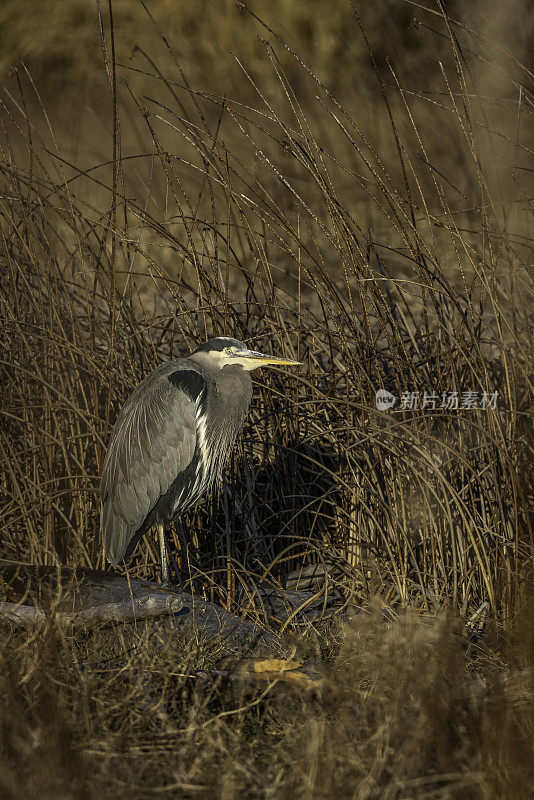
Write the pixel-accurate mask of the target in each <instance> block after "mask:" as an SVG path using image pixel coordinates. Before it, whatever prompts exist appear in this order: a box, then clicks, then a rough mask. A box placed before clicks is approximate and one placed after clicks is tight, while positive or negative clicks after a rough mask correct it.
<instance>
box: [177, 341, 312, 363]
mask: <svg viewBox="0 0 534 800" xmlns="http://www.w3.org/2000/svg"><path fill="white" fill-rule="evenodd" d="M191 357H192V358H194V359H195V360H196V361H199V362H200V363H203V364H207V365H209V366H211V367H218V368H219V369H222V368H223V367H228V366H239V367H242V368H243V369H244V370H246V371H247V372H250V371H251V370H253V369H257V368H258V367H268V366H283V365H284V364H285V365H288V366H298V365H299V364H300V363H301V362H300V361H294V360H293V359H291V358H285V357H283V356H270V355H267V354H266V353H259V352H258V351H257V350H249V348H248V347H247V345H246V344H244V342H240V341H239V340H238V339H231V338H229V337H227V336H219V337H217V338H216V339H210V340H209V341H207V342H205V343H204V344H201V345H200V347H197V349H196V350H195V351H194V352H193V353H191Z"/></svg>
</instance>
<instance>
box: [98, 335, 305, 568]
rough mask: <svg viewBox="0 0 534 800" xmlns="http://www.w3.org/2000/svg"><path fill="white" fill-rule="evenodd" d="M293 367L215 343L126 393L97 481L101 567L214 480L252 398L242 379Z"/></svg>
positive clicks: (124, 554) (235, 344) (231, 342)
mask: <svg viewBox="0 0 534 800" xmlns="http://www.w3.org/2000/svg"><path fill="white" fill-rule="evenodd" d="M296 363H298V362H295V361H291V360H287V359H283V358H277V357H273V356H266V355H263V354H261V353H257V352H255V351H251V350H248V348H247V347H246V345H244V344H243V343H242V342H239V341H237V340H235V339H228V338H226V337H224V338H223V337H221V338H218V339H212V340H211V341H209V342H206V343H205V344H203V345H201V346H200V347H199V348H198V349H197V350H196V351H195V352H194V353H192V354H191V355H190V356H189V357H188V358H178V359H174V360H172V361H169V362H167V363H165V364H161V365H160V366H159V367H158V368H157V369H155V370H154V372H152V373H151V374H150V375H148V377H147V378H145V379H144V380H143V381H142V382H141V383H140V384H139V385H138V386H137V387H136V389H134V391H133V392H132V394H131V395H130V396H129V398H128V399H127V401H126V403H125V404H124V407H123V408H122V410H121V412H120V414H119V416H118V418H117V422H116V424H115V427H114V429H113V432H112V435H111V439H110V443H109V447H108V450H107V453H106V457H105V460H104V466H103V471H102V481H101V499H102V505H101V527H102V534H103V539H104V547H105V553H106V557H107V559H108V561H110V562H111V563H112V564H114V565H116V564H118V563H119V562H121V561H122V560H124V559H125V558H128V557H129V556H130V554H131V553H132V551H133V549H134V547H135V545H136V543H137V542H138V540H139V539H140V538H141V536H143V534H145V533H146V532H147V531H148V530H149V529H150V528H151V527H152V526H153V525H155V524H160V525H161V524H168V523H169V522H171V521H172V520H173V519H174V518H175V517H176V516H177V515H179V514H180V513H182V512H183V511H185V510H186V509H187V508H189V507H190V506H191V505H193V504H194V503H195V502H196V501H197V500H198V499H199V498H200V497H201V496H202V495H203V494H204V493H205V492H206V491H208V489H209V488H210V487H211V486H212V485H213V484H214V483H216V482H218V481H220V479H221V477H222V473H223V470H224V465H225V463H226V461H227V459H228V456H229V455H230V452H231V450H232V447H233V445H234V443H235V440H236V438H237V436H238V435H239V433H240V432H241V429H242V427H243V423H244V421H245V417H246V414H247V411H248V408H249V405H250V401H251V398H252V380H251V377H250V372H251V370H252V369H255V368H256V367H259V366H264V365H266V364H296Z"/></svg>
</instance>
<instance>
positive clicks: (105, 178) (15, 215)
mask: <svg viewBox="0 0 534 800" xmlns="http://www.w3.org/2000/svg"><path fill="white" fill-rule="evenodd" d="M238 6H239V8H238V10H237V11H236V12H235V18H234V20H235V21H234V24H235V25H245V24H246V25H247V26H250V25H252V26H254V27H255V32H256V34H257V36H258V37H259V44H258V46H259V47H261V48H263V61H262V62H261V63H262V71H261V74H259V70H258V67H257V64H256V65H255V70H254V74H253V73H252V72H251V71H250V70H249V69H248V67H247V62H246V60H242V59H241V57H240V54H239V53H234V54H233V55H228V56H226V58H227V61H228V66H227V67H225V66H224V65H223V64H222V63H219V64H217V68H218V70H220V69H225V68H227V69H228V70H229V72H230V71H232V70H233V71H232V76H233V77H232V80H235V75H236V74H238V73H240V74H241V81H242V83H243V86H245V87H246V90H244V93H243V97H246V101H245V100H241V99H240V98H239V97H232V96H231V95H228V96H223V95H221V94H218V93H217V94H214V93H209V91H206V90H202V91H199V90H197V89H196V88H195V86H194V85H192V84H191V83H190V81H189V80H188V78H187V74H186V73H187V64H182V63H181V61H180V58H179V55H178V54H177V52H175V50H174V49H173V36H172V35H171V34H170V33H168V32H165V31H163V30H161V29H160V28H159V26H158V22H157V20H156V19H153V18H152V16H151V14H152V12H150V13H149V12H148V10H147V14H148V16H146V17H145V18H146V22H147V24H148V25H150V26H152V29H153V32H154V35H157V36H159V37H160V42H161V51H160V53H159V60H158V61H156V60H155V59H152V60H151V61H150V62H147V61H146V60H145V66H144V70H143V74H142V75H141V77H139V76H140V73H139V71H138V67H133V66H132V65H131V64H129V63H127V64H123V63H120V62H118V60H117V55H116V53H117V48H118V45H117V42H119V41H120V37H121V35H122V34H121V29H120V27H117V26H116V25H115V26H114V25H112V23H113V6H112V5H111V4H110V5H109V7H104V6H102V8H101V11H100V14H101V16H100V23H101V29H102V38H101V46H102V51H103V54H104V62H105V69H106V74H107V78H108V89H109V102H108V108H109V117H108V119H107V120H105V121H104V122H103V123H102V128H105V127H107V129H108V131H113V137H111V138H109V137H106V135H103V136H102V146H103V147H105V148H107V149H108V152H107V155H106V157H105V160H103V161H102V163H92V164H91V165H88V164H87V158H86V157H81V161H84V158H85V162H84V163H83V166H77V162H76V159H75V158H74V157H73V155H72V151H71V149H69V148H68V147H67V146H66V145H65V146H64V149H62V137H61V136H60V135H59V134H58V132H57V131H54V127H53V124H52V122H51V121H50V120H51V118H52V116H51V115H49V114H48V113H47V111H46V107H45V106H39V102H38V101H39V96H40V95H39V91H38V86H37V85H36V84H34V83H33V81H32V79H31V76H30V75H29V74H28V73H26V72H25V71H24V68H21V70H20V71H19V77H18V84H17V81H16V80H15V84H16V86H17V87H18V88H16V93H15V89H13V87H11V88H10V89H9V90H8V91H6V92H5V93H4V96H3V100H2V117H3V120H4V127H3V130H4V137H3V143H2V153H1V164H0V171H1V182H2V189H1V199H0V219H1V224H0V237H1V241H0V248H1V249H0V259H1V271H2V281H1V284H0V302H1V308H2V336H1V348H2V356H1V370H2V384H3V387H4V390H3V400H2V409H1V413H2V417H3V424H2V430H1V434H0V448H1V464H2V467H1V470H2V473H1V475H2V477H1V485H2V491H3V495H4V502H3V503H2V510H1V517H0V529H1V532H2V535H1V551H0V554H1V556H2V557H3V558H8V559H14V560H19V561H31V562H36V563H55V562H57V561H60V562H62V563H69V564H72V565H76V564H79V565H87V566H92V567H98V568H103V567H105V564H104V562H103V556H102V545H101V540H100V532H99V527H98V504H99V496H98V484H99V475H100V469H101V466H102V460H103V456H104V452H105V447H106V442H107V440H108V437H109V433H110V430H111V427H112V425H113V422H114V420H115V417H116V415H117V412H118V410H119V409H120V407H121V404H122V403H123V402H124V400H125V398H126V396H127V395H128V393H129V392H130V391H131V389H132V388H133V387H134V385H135V384H136V383H137V382H138V381H139V380H140V379H141V378H142V377H143V376H144V375H146V374H147V373H148V372H149V371H150V370H151V369H153V368H154V367H155V366H156V364H157V363H159V362H160V361H161V360H163V359H166V358H169V357H172V356H175V355H177V354H182V353H186V352H188V350H189V349H190V348H193V347H194V345H195V344H196V343H197V342H199V341H201V340H203V339H205V338H206V337H208V336H212V335H218V334H227V335H232V336H236V337H237V338H240V339H245V340H247V341H250V342H254V344H255V346H258V347H259V348H262V349H265V350H267V351H271V350H272V352H278V353H280V352H284V353H288V354H291V355H292V356H296V357H298V358H299V359H300V360H302V361H303V362H304V366H303V367H302V369H301V370H300V371H299V373H298V374H291V375H289V374H287V375H286V374H284V373H282V372H274V371H273V372H263V373H261V374H257V380H256V392H255V399H254V403H253V409H252V413H251V415H250V418H249V421H248V423H247V427H246V429H245V432H244V436H243V438H242V442H241V444H240V446H239V449H238V451H237V452H236V454H235V457H234V458H233V460H232V463H231V465H230V467H229V470H228V477H227V481H226V484H225V488H224V490H223V492H222V495H221V496H218V497H215V498H213V499H212V500H211V501H209V502H206V503H205V504H204V505H202V506H200V507H199V508H197V509H195V510H193V511H191V512H190V513H188V514H187V515H186V516H185V517H184V519H183V520H182V521H181V522H180V523H179V524H178V525H177V528H176V532H175V547H176V551H177V554H178V556H179V559H180V562H181V564H182V566H185V569H186V573H187V575H188V576H189V577H188V580H189V583H190V585H191V586H192V587H193V588H194V589H195V591H198V592H204V593H205V594H206V596H208V597H211V598H212V599H216V600H217V601H218V602H221V603H223V604H224V605H225V606H227V607H229V608H234V609H235V608H239V607H240V608H242V609H244V610H247V609H248V610H249V611H250V598H251V596H252V595H253V594H254V592H255V588H256V587H257V586H258V585H259V584H261V583H262V582H267V583H272V584H275V585H278V584H282V585H283V584H284V581H285V579H286V576H287V574H288V573H294V572H295V570H297V569H301V568H303V567H305V566H306V565H309V564H314V563H318V564H323V565H324V564H326V570H325V572H324V574H325V575H326V577H325V578H324V579H323V581H322V583H321V584H319V585H318V589H317V590H318V592H323V593H336V594H337V595H339V596H340V597H341V598H342V599H343V600H344V601H345V602H347V603H349V602H354V601H359V600H362V599H365V598H368V597H369V596H370V595H372V594H376V593H381V594H382V595H383V596H384V597H385V598H386V599H387V600H388V602H389V603H391V604H392V605H396V606H401V607H405V606H408V605H414V606H415V607H417V608H420V609H438V608H440V607H441V606H444V605H449V604H452V605H453V606H455V607H456V608H457V609H459V611H460V612H461V613H462V614H464V615H469V614H471V613H473V612H474V611H475V610H476V609H478V608H479V607H480V606H481V604H483V603H488V604H489V607H490V609H491V611H492V613H493V614H494V615H495V616H496V617H497V618H499V619H505V618H508V617H510V616H511V615H513V614H514V613H515V610H516V609H517V607H518V603H519V601H520V600H521V596H522V593H523V591H524V588H525V586H526V585H527V583H528V582H529V581H530V580H531V578H532V556H533V553H532V544H533V541H532V531H531V528H530V527H529V524H528V519H527V514H526V508H527V502H528V497H529V494H530V493H531V486H530V477H531V474H530V473H531V463H532V461H531V456H532V437H531V431H532V428H531V416H530V411H531V408H530V402H531V399H530V398H531V364H532V339H531V328H530V323H529V315H530V313H531V306H530V304H531V302H532V282H531V277H530V275H529V273H528V268H529V258H530V255H529V252H531V251H530V250H529V248H531V244H532V236H531V233H532V225H531V213H532V209H531V200H530V196H531V191H530V189H529V188H528V180H529V178H530V173H529V171H528V170H529V169H530V168H528V167H527V164H528V157H529V155H531V150H530V149H529V146H528V136H529V134H530V133H531V131H532V123H531V114H530V102H531V97H532V95H531V90H532V86H531V83H530V79H531V73H530V72H529V70H528V68H527V66H525V67H523V66H522V65H521V63H520V62H519V60H518V59H517V58H516V56H515V55H514V54H513V53H512V52H510V51H508V50H506V48H505V47H501V46H497V45H494V44H493V42H492V41H491V40H489V39H488V38H487V37H486V36H485V34H484V31H482V32H480V31H479V30H474V29H472V28H470V27H469V25H468V24H467V23H466V24H463V23H459V22H455V21H454V20H452V19H451V18H450V17H449V16H447V14H446V13H445V11H444V10H443V7H442V5H441V4H437V5H436V6H435V8H432V9H429V10H426V11H424V10H421V9H419V10H418V11H417V13H418V20H417V22H416V24H415V26H414V31H415V32H414V35H417V36H419V37H424V42H423V44H419V45H418V47H419V51H418V52H420V53H421V62H420V63H421V64H422V65H423V66H424V74H421V72H420V71H419V70H418V69H416V68H414V66H416V65H414V63H413V59H412V61H411V62H409V63H410V69H406V70H405V69H404V64H403V62H402V59H400V58H399V59H398V63H394V61H393V60H390V59H389V58H386V57H380V58H377V57H375V55H374V51H373V42H372V41H371V40H370V39H369V37H368V34H367V29H366V26H365V24H364V23H365V20H364V21H362V20H361V19H360V16H359V12H358V10H357V6H356V5H354V8H352V9H350V24H351V25H352V26H353V29H352V33H351V37H352V38H351V41H352V39H354V40H355V41H358V47H359V48H360V49H363V51H364V52H366V51H367V50H368V54H367V56H366V57H367V58H368V59H369V60H368V64H367V66H366V67H365V70H364V71H362V75H363V76H364V78H365V82H364V85H358V83H357V80H356V78H355V81H356V82H355V84H354V96H353V97H352V98H350V97H349V98H348V101H347V92H346V91H345V92H344V94H345V98H344V101H343V103H342V102H341V101H340V100H338V99H337V98H336V93H335V86H331V85H326V84H325V83H324V81H323V80H322V79H321V78H320V77H318V76H317V75H316V74H315V72H314V66H313V53H312V52H310V53H307V54H304V55H302V56H301V55H300V54H298V53H297V52H296V51H295V50H294V49H293V47H292V45H291V41H288V40H284V39H282V38H281V37H280V36H279V35H278V33H277V32H276V30H275V29H274V28H271V27H269V26H268V25H267V24H266V23H265V22H263V21H262V20H261V19H260V18H259V17H257V16H255V14H254V13H252V12H251V11H249V10H248V9H246V8H245V7H244V6H241V4H238ZM418 8H419V7H418ZM143 13H144V12H143ZM347 19H348V18H347ZM382 45H383V46H384V43H382ZM432 48H434V49H435V52H436V53H437V55H438V56H439V58H438V57H436V60H435V61H432V59H431V58H430V57H429V54H430V53H432ZM288 64H290V65H291V68H289V67H288V66H287V65H288ZM236 70H237V72H236ZM295 73H298V75H299V78H298V81H296V79H295V77H294V76H295ZM258 75H259V77H258ZM288 75H289V76H291V77H288ZM493 75H498V83H496V86H497V87H498V89H499V92H500V94H499V95H498V96H487V95H486V94H483V93H481V92H480V91H479V88H478V87H479V84H481V83H482V84H484V86H485V87H486V89H487V87H488V86H489V85H490V84H491V76H493ZM219 80H220V78H219ZM295 82H297V83H298V91H297V88H295ZM207 83H208V81H207V79H206V84H207ZM251 98H253V99H251ZM72 113H73V114H76V113H80V114H82V113H83V111H82V110H79V111H78V110H77V109H75V108H73V110H72ZM98 131H99V128H97V127H95V132H94V135H92V134H91V132H90V131H87V132H85V133H84V135H85V138H86V140H87V142H88V143H90V144H91V146H93V147H96V146H97V145H98V142H97V141H96V140H95V137H96V139H98V137H99V135H100V134H99V132H98ZM108 141H109V147H108ZM79 146H80V145H78V147H79ZM381 388H385V389H387V390H389V391H391V392H392V393H393V394H394V395H395V396H396V397H397V398H399V397H400V396H401V393H403V392H410V393H412V392H415V393H419V395H418V396H419V407H418V408H413V409H406V410H402V409H401V408H400V406H399V402H398V401H397V405H396V407H395V408H393V409H392V410H390V411H379V410H377V409H376V407H375V393H376V391H377V390H378V389H381ZM425 391H426V392H434V393H435V394H436V395H437V396H438V402H437V404H436V408H435V409H433V408H431V407H427V408H425V409H422V408H421V405H420V403H421V399H422V396H423V393H424V392H425ZM469 391H473V392H476V393H477V394H478V397H479V398H481V397H482V395H483V393H488V395H489V394H492V393H494V392H498V398H497V403H496V407H495V408H487V409H484V410H483V409H471V410H466V409H462V408H460V409H458V410H456V409H454V408H453V409H449V408H441V407H440V406H441V398H442V395H443V393H444V392H445V393H450V392H456V393H458V396H459V397H460V398H461V397H462V393H464V392H469ZM186 542H187V543H188V544H187V547H186V546H185V544H184V543H186ZM130 568H131V571H132V574H136V575H143V576H151V575H155V574H156V568H157V555H156V548H155V546H154V541H153V540H151V539H150V537H146V538H145V540H144V541H143V543H142V544H141V545H140V546H139V547H138V549H137V553H136V556H135V559H134V561H133V562H132V564H131V565H130Z"/></svg>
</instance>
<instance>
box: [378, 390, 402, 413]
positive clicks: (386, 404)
mask: <svg viewBox="0 0 534 800" xmlns="http://www.w3.org/2000/svg"><path fill="white" fill-rule="evenodd" d="M396 402H397V398H396V397H395V396H394V395H392V394H391V392H388V391H387V389H378V391H377V393H376V397H375V403H376V408H377V410H378V411H387V410H388V408H393V406H394V405H395V403H396Z"/></svg>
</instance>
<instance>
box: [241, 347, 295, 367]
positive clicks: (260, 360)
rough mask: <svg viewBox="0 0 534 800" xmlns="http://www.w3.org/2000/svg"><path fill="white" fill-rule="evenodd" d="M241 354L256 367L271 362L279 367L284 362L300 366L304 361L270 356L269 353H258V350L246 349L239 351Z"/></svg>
mask: <svg viewBox="0 0 534 800" xmlns="http://www.w3.org/2000/svg"><path fill="white" fill-rule="evenodd" d="M239 356H240V358H243V359H246V360H247V361H250V363H251V365H252V364H254V366H255V367H267V366H269V365H271V364H272V365H273V366H279V367H281V366H282V365H284V364H285V365H286V366H290V367H298V366H300V365H301V364H302V361H293V359H292V358H284V357H283V356H269V355H267V353H258V352H257V351H256V350H245V351H244V352H242V353H239Z"/></svg>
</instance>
